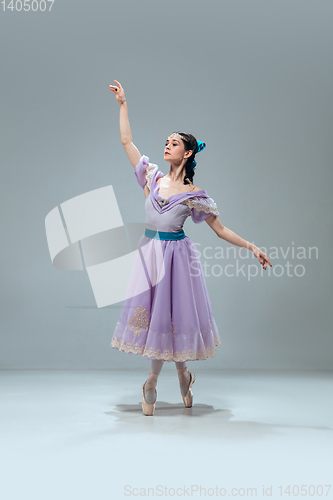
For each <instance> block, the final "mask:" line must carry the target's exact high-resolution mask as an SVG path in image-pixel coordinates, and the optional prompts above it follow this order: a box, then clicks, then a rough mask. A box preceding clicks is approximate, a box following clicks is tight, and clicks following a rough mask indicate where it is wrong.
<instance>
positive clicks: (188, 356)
mask: <svg viewBox="0 0 333 500" xmlns="http://www.w3.org/2000/svg"><path fill="white" fill-rule="evenodd" d="M214 342H215V346H214V347H209V348H207V349H200V350H199V351H193V349H189V350H188V351H182V352H179V351H174V352H172V351H169V350H167V349H165V350H164V351H163V352H162V351H161V350H160V349H153V348H152V347H150V348H149V349H146V347H145V346H140V345H138V344H131V343H130V342H127V343H125V342H124V341H123V340H121V339H116V338H113V339H112V340H111V344H110V347H113V348H114V349H119V351H123V352H127V353H132V354H141V355H142V356H143V357H144V358H148V359H163V360H164V361H169V362H171V361H199V360H203V359H207V358H212V357H213V356H215V355H216V346H218V345H221V341H220V338H219V337H215V338H214Z"/></svg>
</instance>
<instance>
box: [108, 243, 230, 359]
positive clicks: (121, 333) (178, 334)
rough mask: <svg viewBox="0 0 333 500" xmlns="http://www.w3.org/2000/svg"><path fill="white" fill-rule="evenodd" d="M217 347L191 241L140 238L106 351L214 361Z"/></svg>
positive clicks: (214, 329) (213, 327)
mask: <svg viewBox="0 0 333 500" xmlns="http://www.w3.org/2000/svg"><path fill="white" fill-rule="evenodd" d="M220 344H221V340H220V337H219V333H218V329H217V326H216V323H215V320H214V317H213V311H212V307H211V303H210V299H209V295H208V291H207V287H206V282H205V277H204V273H203V269H202V265H201V262H200V257H199V252H198V250H197V248H196V246H195V244H194V243H193V242H192V240H191V239H190V238H188V237H187V236H185V238H182V239H179V240H163V239H155V238H150V237H147V236H145V235H143V236H141V238H140V240H139V244H138V250H137V254H136V256H135V260H134V266H133V269H132V273H131V278H130V281H129V285H128V288H127V292H126V297H125V299H124V301H123V305H122V309H121V313H120V318H119V321H118V322H117V325H116V328H115V330H114V333H113V337H112V340H111V344H110V346H111V347H113V348H114V349H119V350H120V351H123V352H127V353H132V354H141V356H142V357H143V358H146V359H160V360H164V361H195V360H204V359H207V358H212V357H213V356H215V355H216V346H218V345H220Z"/></svg>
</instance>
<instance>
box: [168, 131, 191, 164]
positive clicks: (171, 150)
mask: <svg viewBox="0 0 333 500" xmlns="http://www.w3.org/2000/svg"><path fill="white" fill-rule="evenodd" d="M190 155H191V151H185V147H184V143H183V141H182V140H181V139H180V138H179V137H177V136H175V135H170V136H169V137H168V138H167V140H166V141H165V149H164V159H165V160H166V161H173V162H175V163H181V162H182V160H183V158H184V159H186V158H187V157H188V156H190Z"/></svg>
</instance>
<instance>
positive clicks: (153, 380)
mask: <svg viewBox="0 0 333 500" xmlns="http://www.w3.org/2000/svg"><path fill="white" fill-rule="evenodd" d="M157 378H158V375H156V373H153V372H150V373H149V376H148V380H146V382H145V383H144V384H143V386H142V391H143V394H142V411H143V413H144V415H149V416H150V415H153V414H154V410H155V404H156V400H157V391H156V389H155V387H156V385H157ZM147 382H148V385H149V386H151V387H149V389H147V388H146V384H147ZM145 389H146V390H145ZM150 389H155V392H156V396H155V401H154V402H153V403H147V401H146V399H145V392H147V390H150Z"/></svg>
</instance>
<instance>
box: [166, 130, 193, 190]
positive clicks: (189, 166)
mask: <svg viewBox="0 0 333 500" xmlns="http://www.w3.org/2000/svg"><path fill="white" fill-rule="evenodd" d="M173 134H180V135H181V136H182V137H184V139H182V141H183V143H184V147H185V151H189V150H190V149H191V150H192V154H191V156H189V158H187V160H186V163H185V177H184V184H189V182H193V177H194V174H195V171H194V168H195V167H194V165H193V162H194V159H195V155H196V154H197V152H198V143H197V140H196V138H195V137H194V135H192V134H185V133H184V132H179V131H177V132H173ZM171 135H172V134H171Z"/></svg>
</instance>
